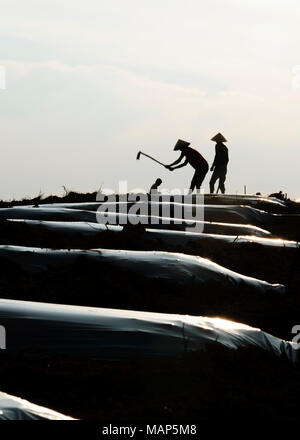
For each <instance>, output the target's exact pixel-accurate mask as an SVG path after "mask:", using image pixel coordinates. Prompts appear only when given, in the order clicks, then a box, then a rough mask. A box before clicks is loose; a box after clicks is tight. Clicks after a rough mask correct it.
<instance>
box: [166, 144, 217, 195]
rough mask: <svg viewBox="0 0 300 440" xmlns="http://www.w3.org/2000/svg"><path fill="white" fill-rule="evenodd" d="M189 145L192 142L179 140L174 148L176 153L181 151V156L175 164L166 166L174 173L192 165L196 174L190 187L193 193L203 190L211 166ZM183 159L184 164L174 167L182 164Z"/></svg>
mask: <svg viewBox="0 0 300 440" xmlns="http://www.w3.org/2000/svg"><path fill="white" fill-rule="evenodd" d="M189 145H190V142H186V141H183V140H181V139H178V141H177V143H176V145H175V147H174V151H177V150H179V151H181V155H180V157H179V158H178V159H177V160H175V162H173V163H171V164H170V165H165V168H167V169H168V170H170V171H174V170H176V169H178V168H182V167H185V166H186V165H187V164H190V165H191V166H192V167H193V168H194V169H195V174H194V177H193V179H192V181H191V185H190V191H191V192H193V190H194V189H195V188H196V189H200V188H201V185H202V182H203V180H204V178H205V176H206V174H207V172H208V170H209V166H208V163H207V161H206V160H205V159H204V157H203V156H202V155H201V154H200V153H199V151H197V150H195V149H194V148H191V147H189ZM183 159H185V160H184V162H183V163H181V164H180V165H178V166H177V167H174V165H176V164H178V163H180V162H181V161H182V160H183Z"/></svg>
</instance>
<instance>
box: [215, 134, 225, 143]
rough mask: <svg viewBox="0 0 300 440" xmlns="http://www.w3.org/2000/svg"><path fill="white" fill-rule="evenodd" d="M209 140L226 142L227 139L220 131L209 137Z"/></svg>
mask: <svg viewBox="0 0 300 440" xmlns="http://www.w3.org/2000/svg"><path fill="white" fill-rule="evenodd" d="M211 141H214V142H227V139H225V138H224V136H223V135H222V134H221V133H218V134H216V136H214V137H213V138H211Z"/></svg>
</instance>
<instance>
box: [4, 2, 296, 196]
mask: <svg viewBox="0 0 300 440" xmlns="http://www.w3.org/2000/svg"><path fill="white" fill-rule="evenodd" d="M0 6H1V15H0V39H1V40H0V41H1V44H0V116H1V117H0V134H1V151H2V160H1V165H0V166H1V173H0V199H6V200H8V199H12V198H23V197H28V196H35V195H37V194H38V193H40V192H41V193H43V194H45V195H48V194H62V193H63V186H65V187H66V188H67V189H69V190H74V191H80V192H87V191H96V190H98V189H99V188H101V189H108V188H110V189H112V190H115V191H117V190H118V188H119V181H127V185H128V190H132V189H136V188H141V189H143V188H144V189H148V188H149V187H150V186H151V184H152V183H153V182H154V180H155V179H156V178H158V177H160V178H161V179H162V180H163V185H162V187H163V188H166V189H169V190H172V189H174V188H179V189H184V188H187V187H188V186H189V183H190V181H191V178H192V175H193V169H192V168H191V167H188V166H187V167H185V168H181V169H180V170H176V171H174V172H170V171H168V170H166V169H165V168H163V167H161V166H160V165H158V164H156V163H154V162H152V161H150V160H149V159H147V158H143V157H141V159H140V160H139V161H137V160H136V155H137V152H138V151H139V150H142V151H144V152H146V153H147V154H150V155H152V156H154V157H156V158H157V159H158V160H160V161H161V162H163V163H167V164H170V163H171V162H173V161H174V160H175V159H176V158H177V157H178V152H177V153H176V152H174V151H173V147H174V145H175V143H176V141H177V139H178V138H181V139H184V140H187V141H189V142H191V146H193V147H194V148H196V149H198V150H199V151H200V152H201V154H202V155H203V156H204V157H205V158H206V159H207V160H208V162H209V164H211V163H212V161H213V158H214V145H215V144H214V143H213V142H211V141H210V139H211V137H212V136H213V135H215V134H216V133H217V132H222V133H223V134H224V136H225V137H226V138H227V139H228V143H227V146H228V148H229V157H230V162H229V165H228V174H227V181H226V191H227V192H228V193H234V194H235V193H242V192H243V191H244V185H246V188H247V192H248V193H256V192H258V191H259V192H261V193H263V194H268V193H270V192H274V191H278V190H283V191H284V192H286V193H288V195H289V196H290V197H293V198H294V197H295V198H298V197H300V188H299V163H300V148H299V147H300V136H299V131H300V130H299V128H300V127H299V115H300V50H299V47H300V31H299V19H300V3H299V2H298V1H297V0H284V1H283V0H282V1H278V0H259V1H258V0H243V1H241V0H209V1H208V0H206V1H203V0H186V1H184V2H183V1H182V0H180V1H178V0H138V1H137V0H126V2H125V1H124V0H109V1H103V0H72V1H71V0H60V1H57V0H51V1H49V0H26V1H24V0H9V1H6V0H0ZM210 174H211V173H210V172H209V173H208V175H207V177H206V179H205V181H204V189H205V191H208V190H209V185H208V183H209V178H210Z"/></svg>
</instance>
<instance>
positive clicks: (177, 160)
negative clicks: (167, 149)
mask: <svg viewBox="0 0 300 440" xmlns="http://www.w3.org/2000/svg"><path fill="white" fill-rule="evenodd" d="M183 158H184V154H183V153H181V155H180V156H179V158H178V159H176V160H175V162H173V163H171V164H170V165H165V167H166V168H168V169H171V167H172V166H173V165H176V164H178V163H179V162H181V161H182V159H183ZM173 169H175V168H173Z"/></svg>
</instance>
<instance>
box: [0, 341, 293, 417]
mask: <svg viewBox="0 0 300 440" xmlns="http://www.w3.org/2000/svg"><path fill="white" fill-rule="evenodd" d="M1 357H2V359H1V362H0V387H1V390H3V391H6V392H9V393H12V394H15V395H18V396H22V397H24V398H26V399H29V400H31V401H33V402H35V403H37V404H41V405H46V406H48V407H50V408H52V409H55V410H58V411H61V412H62V413H64V414H67V415H71V416H73V417H75V418H84V419H89V420H90V419H96V420H99V421H116V422H121V421H125V420H136V421H144V422H148V421H151V420H160V421H169V422H172V421H173V422H177V423H178V422H179V421H183V420H185V421H186V420H193V421H195V420H197V421H198V420H199V421H200V420H212V419H214V420H215V421H216V420H218V419H219V418H226V417H228V421H231V422H234V420H238V419H239V417H242V418H245V417H247V416H248V415H249V414H255V417H256V418H264V419H265V420H269V419H270V420H273V421H277V422H278V420H282V419H291V420H297V419H298V417H299V405H298V404H299V393H300V370H299V367H296V366H292V365H291V363H290V362H289V361H287V360H286V359H278V358H275V357H274V356H272V355H271V354H269V353H266V352H263V351H260V350H253V349H241V350H239V351H230V350H228V349H225V348H222V347H215V346H214V347H208V350H207V351H206V352H205V353H198V354H187V355H185V356H184V357H182V358H177V359H174V358H172V359H155V360H147V359H136V360H134V361H130V362H114V363H113V362H103V361H101V362H99V361H98V362H96V361H94V362H93V361H88V360H86V361H81V362H80V361H78V360H77V361H76V360H75V361H71V360H69V359H53V358H51V359H43V360H41V359H30V360H29V359H25V358H11V359H7V358H3V356H1Z"/></svg>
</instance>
